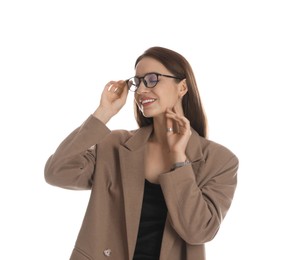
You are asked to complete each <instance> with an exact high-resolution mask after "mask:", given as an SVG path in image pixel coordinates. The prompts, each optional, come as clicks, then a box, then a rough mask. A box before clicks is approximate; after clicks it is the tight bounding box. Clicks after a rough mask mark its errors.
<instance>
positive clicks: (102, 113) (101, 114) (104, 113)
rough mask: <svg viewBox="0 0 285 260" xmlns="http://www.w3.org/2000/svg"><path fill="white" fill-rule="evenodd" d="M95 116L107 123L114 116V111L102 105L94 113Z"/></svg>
mask: <svg viewBox="0 0 285 260" xmlns="http://www.w3.org/2000/svg"><path fill="white" fill-rule="evenodd" d="M92 115H93V116H94V117H96V118H97V119H99V120H100V121H102V122H103V123H105V124H106V123H107V122H108V121H109V120H110V119H111V118H112V116H113V115H112V113H111V112H110V111H109V110H107V109H104V108H102V107H98V108H97V109H96V110H95V112H94V113H93V114H92Z"/></svg>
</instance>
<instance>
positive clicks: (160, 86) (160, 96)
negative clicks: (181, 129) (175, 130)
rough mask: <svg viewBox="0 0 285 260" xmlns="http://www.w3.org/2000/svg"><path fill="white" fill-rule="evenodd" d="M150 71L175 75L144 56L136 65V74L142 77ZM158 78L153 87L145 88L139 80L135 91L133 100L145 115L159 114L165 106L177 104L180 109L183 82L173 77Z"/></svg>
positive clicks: (154, 115) (171, 106)
mask: <svg viewBox="0 0 285 260" xmlns="http://www.w3.org/2000/svg"><path fill="white" fill-rule="evenodd" d="M150 72H155V73H159V74H166V75H171V76H175V75H173V74H172V73H171V72H170V71H169V70H167V69H166V67H164V66H163V65H162V64H161V63H160V62H159V61H157V60H155V59H153V58H149V57H145V58H143V59H142V60H141V61H139V63H138V64H137V66H136V76H137V77H143V76H145V75H146V74H147V73H150ZM158 80H159V81H158V82H157V84H156V86H155V87H153V88H147V87H146V86H145V85H144V83H143V81H141V82H140V85H139V87H138V89H137V91H136V92H135V101H136V103H137V105H138V107H139V109H140V110H141V111H142V113H143V115H144V116H145V117H154V118H155V117H157V116H161V115H163V114H164V113H165V111H166V109H167V108H171V109H172V108H173V107H174V106H177V105H178V106H179V108H180V109H181V111H182V105H181V97H182V96H183V95H182V92H181V87H182V84H183V82H182V81H181V82H179V83H177V82H176V81H175V79H173V78H168V77H163V76H158ZM179 103H180V104H179Z"/></svg>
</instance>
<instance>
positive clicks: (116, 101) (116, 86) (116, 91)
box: [93, 80, 128, 123]
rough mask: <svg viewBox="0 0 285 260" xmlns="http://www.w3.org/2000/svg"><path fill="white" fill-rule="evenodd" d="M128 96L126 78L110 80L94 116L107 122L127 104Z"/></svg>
mask: <svg viewBox="0 0 285 260" xmlns="http://www.w3.org/2000/svg"><path fill="white" fill-rule="evenodd" d="M127 96H128V87H127V84H126V82H125V81H124V80H120V81H110V82H109V83H107V85H106V86H105V88H104V90H103V92H102V94H101V100H100V105H99V107H98V108H97V109H96V111H95V112H94V113H93V116H95V117H97V118H98V119H100V120H101V121H102V122H104V123H107V122H108V121H109V120H110V119H111V117H113V116H114V115H115V114H117V113H118V112H119V111H120V110H121V108H122V107H123V106H124V105H125V103H126V101H127Z"/></svg>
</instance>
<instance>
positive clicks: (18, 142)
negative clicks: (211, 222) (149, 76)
mask: <svg viewBox="0 0 285 260" xmlns="http://www.w3.org/2000/svg"><path fill="white" fill-rule="evenodd" d="M284 11H285V10H284V7H283V1H281V0H280V1H277V0H268V1H262V0H259V1H257V0H256V1H252V0H239V1H231V0H224V1H222V0H216V1H210V0H209V1H203V0H195V1H182V0H176V1H166V0H164V1H162V0H159V1H155V0H152V1H149V0H145V1H134V0H132V1H131V0H129V1H125V0H119V1H116V0H110V1H97V2H95V1H71V0H69V1H63V0H56V1H55V0H49V1H39V0H38V1H31V0H26V1H13V0H6V1H5V0H2V1H1V2H0V37H1V38H0V90H1V92H0V93H1V94H0V100H1V103H0V106H1V107H0V120H1V128H0V129H1V135H0V141H1V143H0V149H1V155H0V158H1V170H0V174H1V184H2V185H1V188H0V192H1V194H0V199H1V204H0V205H1V215H0V218H1V222H0V225H1V226H0V228H1V229H0V238H1V259H5V260H10V259H13V260H14V259H29V260H38V259H41V260H51V259H53V260H64V259H68V258H69V256H70V253H71V250H72V248H73V245H74V242H75V239H76V236H77V233H78V231H79V228H80V225H81V221H82V218H83V216H84V213H85V208H86V205H87V203H88V198H89V191H69V190H64V189H60V188H56V187H53V186H50V185H48V184H46V183H45V181H44V175H43V170H44V165H45V162H46V160H47V159H48V157H49V156H50V155H51V154H52V153H53V152H54V150H55V149H56V147H57V146H58V144H59V143H60V141H62V139H63V138H64V137H65V136H66V135H67V134H69V133H70V132H71V131H72V130H73V129H74V128H75V127H77V126H79V125H80V124H81V123H82V122H83V121H84V120H85V119H86V118H87V117H88V116H89V115H90V114H91V113H92V112H93V111H94V110H95V108H96V107H97V105H98V102H99V98H100V95H101V91H102V89H103V86H104V85H105V83H107V82H108V81H109V80H119V79H126V78H128V77H131V76H133V74H134V69H133V66H134V62H135V59H136V58H137V56H139V55H140V54H141V53H142V52H143V51H144V50H145V49H147V48H149V47H151V46H155V45H159V46H163V47H167V48H170V49H173V50H175V51H178V52H179V53H181V54H182V55H184V56H185V57H186V58H187V59H188V60H189V62H190V64H191V65H192V67H193V70H194V73H195V75H196V79H197V83H198V87H199V89H200V92H201V98H202V101H203V103H204V107H205V110H206V113H207V116H208V121H209V138H210V139H211V140H214V141H216V142H219V143H221V144H223V145H225V146H227V147H228V148H230V149H231V150H232V151H233V152H234V153H235V154H236V155H237V156H238V157H239V159H240V169H239V183H238V188H237V191H236V194H235V198H234V201H233V204H232V207H231V209H230V211H229V212H228V215H227V216H226V218H225V220H224V222H223V224H222V226H221V228H220V231H219V233H218V234H217V236H216V238H215V239H214V240H213V241H211V242H209V243H208V244H207V256H208V260H240V259H246V260H247V259H250V260H252V259H270V260H272V259H274V260H275V259H278V260H279V259H281V260H282V259H285V252H284V231H285V229H284V219H285V214H284V201H283V200H284V198H285V196H284V188H283V186H284V184H283V181H284V173H285V170H284V145H285V143H284V130H285V128H284V111H285V105H284V89H285V79H284V77H285V75H284V69H285V66H284V65H285V62H284V60H285V51H284V49H285V48H284V46H285V40H284V31H285V30H284V25H285V16H284ZM108 125H109V127H110V128H111V129H115V128H125V129H133V128H136V124H135V121H134V119H133V104H132V95H130V96H129V98H128V101H127V104H126V106H125V107H124V108H123V109H122V111H121V112H120V113H119V114H118V115H117V116H116V117H115V118H113V119H112V120H111V122H110V123H109V124H108ZM4 256H5V257H4Z"/></svg>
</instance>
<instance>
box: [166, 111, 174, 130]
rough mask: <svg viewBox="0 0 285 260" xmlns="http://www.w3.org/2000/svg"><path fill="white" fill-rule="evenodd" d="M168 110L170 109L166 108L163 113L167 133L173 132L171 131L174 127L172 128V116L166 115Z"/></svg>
mask: <svg viewBox="0 0 285 260" xmlns="http://www.w3.org/2000/svg"><path fill="white" fill-rule="evenodd" d="M170 112H171V111H170V109H167V110H166V113H165V115H166V132H167V135H170V134H173V131H174V129H173V120H172V118H171V117H170V116H168V115H169V113H170Z"/></svg>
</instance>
